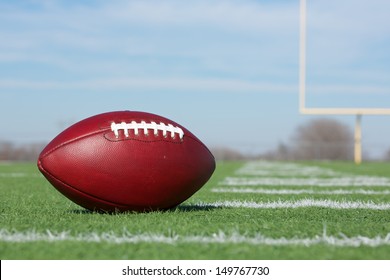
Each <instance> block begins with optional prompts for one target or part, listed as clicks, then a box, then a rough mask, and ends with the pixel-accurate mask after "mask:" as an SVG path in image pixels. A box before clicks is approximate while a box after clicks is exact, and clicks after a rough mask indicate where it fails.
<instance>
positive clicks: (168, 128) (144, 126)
mask: <svg viewBox="0 0 390 280" xmlns="http://www.w3.org/2000/svg"><path fill="white" fill-rule="evenodd" d="M130 129H132V130H134V134H135V135H138V134H139V130H143V133H144V135H148V134H149V129H150V130H153V133H154V135H156V136H157V135H158V131H162V133H163V136H164V137H167V133H170V135H171V138H175V133H177V134H178V135H179V137H180V139H183V137H184V131H183V130H182V129H181V128H180V127H177V126H173V125H171V124H168V125H166V124H165V123H162V122H160V123H159V124H157V123H155V122H150V123H147V122H145V121H142V122H140V123H137V122H135V121H132V122H131V123H126V122H121V123H114V122H113V123H112V124H111V130H112V131H113V132H114V134H115V137H116V138H118V137H119V130H123V131H124V134H125V136H126V137H129V130H130Z"/></svg>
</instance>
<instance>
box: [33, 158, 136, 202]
mask: <svg viewBox="0 0 390 280" xmlns="http://www.w3.org/2000/svg"><path fill="white" fill-rule="evenodd" d="M39 167H40V169H41V170H42V171H43V172H45V174H47V175H48V176H50V177H52V178H53V179H55V180H57V181H59V182H61V183H62V184H64V185H65V186H67V187H68V188H70V189H72V190H75V191H77V192H79V193H82V194H83V195H85V196H87V197H90V198H94V199H96V200H99V201H101V202H104V203H110V204H112V205H116V206H118V207H129V206H130V205H127V204H121V203H117V202H113V201H109V200H105V199H101V198H100V197H97V196H94V195H92V194H89V193H86V192H83V191H81V190H79V189H78V188H76V187H73V186H72V185H69V184H68V183H66V182H64V181H63V180H60V179H59V178H57V177H56V176H54V175H53V174H51V173H50V172H49V171H47V170H46V169H45V168H44V167H43V165H42V163H41V161H39ZM76 204H77V203H76ZM83 207H84V206H83ZM84 208H85V207H84Z"/></svg>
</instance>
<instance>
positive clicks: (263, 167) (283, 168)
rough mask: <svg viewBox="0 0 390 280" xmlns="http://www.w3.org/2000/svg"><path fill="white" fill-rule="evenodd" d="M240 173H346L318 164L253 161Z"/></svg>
mask: <svg viewBox="0 0 390 280" xmlns="http://www.w3.org/2000/svg"><path fill="white" fill-rule="evenodd" d="M236 174H239V175H250V176H253V175H256V176H285V177H289V176H305V177H315V176H331V177H335V176H341V175H346V174H345V173H341V172H337V171H333V170H331V169H328V168H323V167H318V166H306V165H301V164H296V163H284V162H270V161H253V162H248V163H246V164H245V165H244V166H243V167H241V168H240V169H238V170H237V171H236Z"/></svg>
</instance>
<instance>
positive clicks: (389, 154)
mask: <svg viewBox="0 0 390 280" xmlns="http://www.w3.org/2000/svg"><path fill="white" fill-rule="evenodd" d="M384 159H385V160H386V161H390V148H389V149H388V150H387V152H386V153H385V156H384Z"/></svg>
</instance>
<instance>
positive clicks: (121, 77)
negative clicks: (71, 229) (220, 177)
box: [0, 0, 390, 156]
mask: <svg viewBox="0 0 390 280" xmlns="http://www.w3.org/2000/svg"><path fill="white" fill-rule="evenodd" d="M307 1H308V24H309V28H308V46H307V50H308V52H307V60H308V65H307V69H308V74H307V82H308V85H307V90H308V92H307V94H308V105H309V106H335V107H337V106H352V107H353V106H358V107H388V108H389V107H390V52H389V49H390V21H389V20H388V19H387V18H388V11H389V10H390V2H389V1H387V0H375V1H367V0H359V1H353V0H341V1H337V0H331V1H319V0H316V1H314V0H307ZM298 20H299V1H298V0H288V1H287V0H274V1H266V0H263V1H260V0H256V1H255V0H240V1H238V0H224V1H217V0H212V1H210V0H209V1H206V0H199V1H180V0H167V1H157V0H155V1H153V0H143V1H131V0H129V1H117V0H114V1H98V0H96V1H93V0H89V1H64V0H63V1H33V0H31V1H5V0H0V38H1V40H0V114H1V120H0V127H1V131H0V139H5V140H10V141H15V142H18V143H25V142H31V141H49V140H50V139H51V138H53V137H54V136H55V135H57V134H58V133H59V132H60V131H61V130H62V129H64V128H65V127H66V126H67V125H69V124H71V123H73V122H75V121H78V120H81V119H83V118H86V117H88V116H91V115H94V114H98V113H102V112H106V111H112V110H125V109H126V110H138V111H148V112H153V113H156V114H160V115H163V116H165V117H168V118H171V119H173V120H175V121H177V122H178V123H181V124H182V125H184V126H186V127H187V128H188V129H190V130H191V131H192V132H194V133H195V134H196V135H197V136H199V138H201V139H202V140H203V141H204V142H205V143H206V144H207V145H209V146H227V147H232V148H236V149H239V150H241V151H243V152H251V151H255V152H263V151H266V150H269V149H272V148H274V147H276V146H277V145H278V143H280V142H284V143H287V144H288V143H289V141H290V139H291V136H292V134H293V132H294V130H295V128H296V127H297V126H298V125H301V124H303V123H305V122H307V121H308V120H310V119H312V118H314V116H313V117H312V116H302V115H300V114H299V112H298V51H299V50H298V42H299V41H298V36H299V34H298V31H299V26H298ZM334 118H337V119H339V120H340V121H342V122H344V123H346V124H348V125H350V126H351V129H352V128H353V124H354V117H353V116H344V117H340V116H335V117H334ZM389 121H390V116H367V117H363V137H364V139H363V145H364V149H365V150H366V151H367V152H368V153H369V154H371V155H374V156H375V155H379V154H380V153H381V152H383V151H384V150H386V149H388V148H390V129H389V127H390V126H389Z"/></svg>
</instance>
